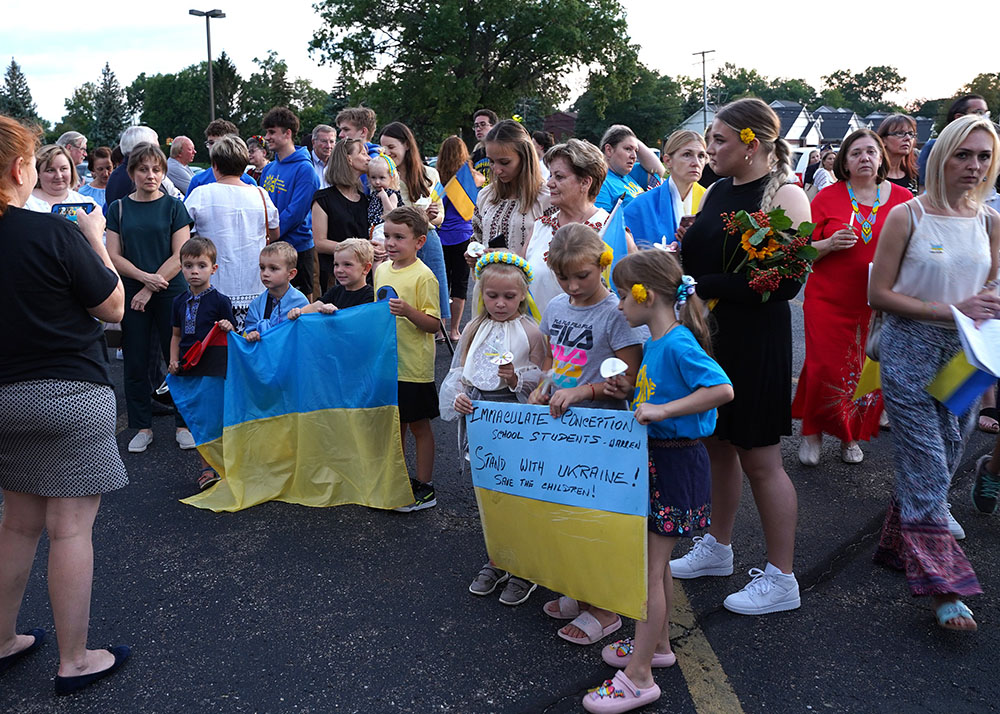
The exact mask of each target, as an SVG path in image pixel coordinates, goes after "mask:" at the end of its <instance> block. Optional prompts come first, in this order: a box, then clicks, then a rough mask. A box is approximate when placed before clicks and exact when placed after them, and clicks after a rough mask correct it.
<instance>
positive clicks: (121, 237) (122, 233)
mask: <svg viewBox="0 0 1000 714" xmlns="http://www.w3.org/2000/svg"><path fill="white" fill-rule="evenodd" d="M124 203H125V197H124V196H122V197H121V198H119V199H118V242H119V243H121V247H122V248H124V247H125V231H123V230H122V223H123V222H124V221H123V220H122V204H124Z"/></svg>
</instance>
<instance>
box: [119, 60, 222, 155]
mask: <svg viewBox="0 0 1000 714" xmlns="http://www.w3.org/2000/svg"><path fill="white" fill-rule="evenodd" d="M207 64H208V63H207V62H201V63H199V64H196V65H191V66H190V67H186V68H184V69H182V70H181V71H180V72H178V73H176V74H155V75H153V76H152V77H147V76H145V75H144V74H142V75H139V77H137V78H136V79H135V81H134V82H132V85H131V86H130V87H129V91H128V92H127V95H128V96H129V97H138V96H141V97H142V103H141V108H140V110H139V121H140V123H142V124H145V125H146V126H149V127H152V128H153V129H154V130H156V133H157V134H159V135H160V141H162V142H164V143H166V140H167V138H169V137H174V136H181V135H184V136H189V137H192V138H193V139H194V140H195V141H197V140H198V137H199V136H200V135H201V130H202V129H204V127H205V126H206V125H207V124H208V73H207V72H208V70H207Z"/></svg>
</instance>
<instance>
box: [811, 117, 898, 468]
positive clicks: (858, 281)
mask: <svg viewBox="0 0 1000 714" xmlns="http://www.w3.org/2000/svg"><path fill="white" fill-rule="evenodd" d="M887 159H888V157H887V152H886V151H885V148H884V147H883V145H882V139H881V138H879V136H878V135H877V134H875V133H874V132H873V131H871V130H870V129H859V130H857V131H855V132H853V133H852V134H850V135H849V136H848V137H847V138H846V139H844V143H843V145H842V146H841V147H840V153H839V154H838V155H837V160H836V162H835V163H834V166H833V171H834V174H835V175H836V176H837V178H838V179H839V181H838V182H837V183H835V184H833V185H832V186H831V187H830V188H828V189H827V190H825V191H822V192H820V194H819V195H817V196H816V198H815V199H814V200H813V202H812V217H813V222H814V223H815V224H816V228H815V230H814V231H813V235H812V240H813V247H815V248H816V250H818V251H819V256H818V257H817V258H816V260H815V262H814V263H813V270H814V272H813V274H812V275H810V276H809V282H808V283H807V285H806V290H805V302H804V307H803V313H804V316H805V332H806V358H805V362H804V363H803V365H802V373H801V375H799V383H798V388H797V390H796V393H795V401H794V402H793V403H792V417H793V418H795V419H801V420H802V442H801V445H800V447H799V461H801V462H802V463H803V464H805V465H806V466H816V465H817V464H818V463H819V461H820V454H821V453H822V450H823V434H830V435H831V436H834V437H836V438H837V439H839V440H840V458H841V459H842V460H843V461H844V462H845V463H848V464H857V463H860V462H861V460H862V459H863V458H864V454H863V453H862V451H861V447H860V446H859V445H858V442H859V441H868V440H869V439H870V438H871V437H873V436H875V435H876V434H878V425H879V416H880V415H881V413H882V399H881V395H880V394H879V393H878V392H876V393H874V394H870V395H867V396H865V397H863V398H862V399H859V400H855V399H854V392H855V390H856V389H857V386H858V377H859V375H860V374H861V366H862V363H863V362H864V358H865V340H866V339H867V336H868V323H869V321H870V320H871V308H869V307H868V294H867V292H868V265H869V263H871V261H872V258H873V257H874V255H875V249H876V246H877V245H878V237H879V233H881V232H882V227H883V226H884V225H885V216H886V215H888V213H889V211H890V210H892V208H893V207H894V206H896V205H898V204H900V203H904V202H905V201H908V200H910V198H912V196H911V195H910V193H909V191H907V190H906V189H905V188H901V187H900V186H898V185H896V184H894V183H892V182H891V181H887V180H886V174H887V172H888V170H889V165H888V160H887Z"/></svg>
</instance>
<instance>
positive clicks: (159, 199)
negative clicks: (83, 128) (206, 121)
mask: <svg viewBox="0 0 1000 714" xmlns="http://www.w3.org/2000/svg"><path fill="white" fill-rule="evenodd" d="M166 172H167V157H166V156H164V155H163V152H162V151H160V149H159V147H157V146H155V145H153V144H139V145H138V146H136V147H134V148H133V149H132V151H131V152H129V155H128V176H129V179H130V180H131V181H132V183H133V184H135V190H134V191H133V192H132V193H130V194H129V195H127V196H125V197H124V198H121V199H118V200H117V201H115V202H114V203H112V204H111V205H109V206H108V215H107V218H108V231H107V240H108V253H109V254H110V255H111V260H112V261H114V264H115V268H116V269H117V270H118V272H119V273H120V274H121V276H122V280H123V282H124V284H125V298H126V303H127V305H128V307H127V308H126V309H125V317H124V318H122V352H123V354H124V359H125V406H126V408H127V410H128V425H129V428H131V429H137V430H138V431H137V432H136V434H135V436H133V437H132V440H131V441H129V444H128V450H129V451H130V452H132V453H140V452H143V451H145V450H146V448H147V447H148V446H149V444H150V443H151V442H152V441H153V416H152V405H151V403H150V391H151V389H152V387H153V386H155V385H150V383H149V373H148V370H147V367H148V364H149V354H150V349H151V347H150V345H151V344H152V340H153V335H154V334H155V335H157V336H158V337H159V341H160V350H161V352H162V354H163V360H164V362H167V363H169V362H170V335H171V327H170V319H171V309H172V307H173V301H174V298H175V297H176V296H177V295H179V294H180V293H182V292H184V289H185V285H186V284H185V282H184V277H183V276H182V275H181V274H180V271H181V263H180V255H179V254H180V249H181V246H182V245H184V241H186V240H187V239H188V238H190V235H191V234H190V230H189V226H190V224H191V216H190V215H189V214H188V212H187V208H185V207H184V204H183V203H182V202H181V201H179V200H177V199H175V198H172V197H171V196H168V195H166V194H165V193H163V192H161V191H160V183H161V182H162V181H163V177H164V175H165V174H166ZM176 425H177V433H176V437H175V438H176V439H177V443H178V444H179V445H180V447H181V448H182V449H193V448H194V446H195V444H194V438H193V437H192V436H191V432H190V431H188V430H187V428H185V426H184V421H183V420H182V419H181V417H180V415H179V414H178V415H177V417H176Z"/></svg>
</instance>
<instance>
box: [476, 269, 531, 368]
mask: <svg viewBox="0 0 1000 714" xmlns="http://www.w3.org/2000/svg"><path fill="white" fill-rule="evenodd" d="M494 278H512V279H514V280H515V281H518V280H519V281H520V282H519V283H518V285H519V286H520V287H521V288H522V289H523V290H524V295H523V297H522V298H521V304H520V305H518V306H517V311H518V312H519V313H520V314H522V315H527V314H528V274H527V273H526V272H525V271H524V269H523V268H520V267H518V266H517V265H515V264H513V263H504V262H496V263H487V264H486V265H484V266H483V267H482V269H481V270H480V271H479V273H478V279H477V280H476V288H475V296H474V298H473V300H474V303H473V304H474V305H475V306H476V309H475V311H476V314H475V316H474V317H473V318H472V319H471V320H470V321H469V324H468V325H467V326H466V328H465V330H464V331H463V333H462V342H464V343H465V346H464V347H463V349H462V364H463V365H464V364H465V360H466V359H467V358H468V356H469V347H471V346H472V338H473V337H475V336H476V333H477V332H479V328H480V327H482V326H483V323H484V322H486V321H487V320H488V319H490V315H489V313H488V312H486V301H485V300H483V290H485V289H486V284H487V283H488V282H489V281H490V280H492V279H494ZM466 333H468V337H465V334H466Z"/></svg>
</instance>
